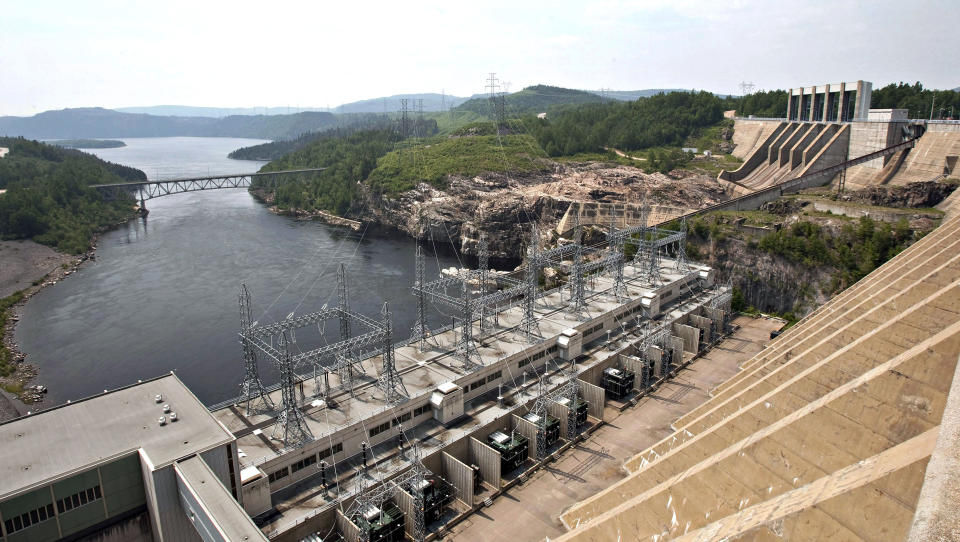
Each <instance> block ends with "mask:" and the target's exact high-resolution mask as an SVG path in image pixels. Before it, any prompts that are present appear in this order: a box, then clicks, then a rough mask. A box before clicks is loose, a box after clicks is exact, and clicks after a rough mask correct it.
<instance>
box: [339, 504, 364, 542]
mask: <svg viewBox="0 0 960 542" xmlns="http://www.w3.org/2000/svg"><path fill="white" fill-rule="evenodd" d="M336 514H337V519H336V523H337V530H338V531H340V534H341V535H343V538H344V540H346V541H347V542H360V527H357V526H356V525H354V524H353V522H352V521H350V520H349V519H348V518H347V516H345V515H343V512H341V511H340V510H337V511H336Z"/></svg>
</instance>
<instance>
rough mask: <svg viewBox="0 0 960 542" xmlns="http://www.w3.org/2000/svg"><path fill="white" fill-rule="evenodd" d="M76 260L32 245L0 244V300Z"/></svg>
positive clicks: (43, 247) (25, 242) (23, 243)
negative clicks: (62, 265)
mask: <svg viewBox="0 0 960 542" xmlns="http://www.w3.org/2000/svg"><path fill="white" fill-rule="evenodd" d="M74 259H76V258H75V257H71V256H69V255H66V254H61V253H59V252H57V251H55V250H53V249H52V248H50V247H48V246H44V245H41V244H39V243H34V242H33V241H0V298H2V297H7V296H8V295H10V294H12V293H14V292H16V291H17V290H22V289H24V288H27V287H29V286H30V285H31V284H32V283H33V281H34V280H37V279H39V278H42V277H43V276H44V275H46V274H47V273H49V272H51V271H53V270H54V269H56V268H57V267H59V266H60V265H61V264H64V263H68V262H71V261H73V260H74Z"/></svg>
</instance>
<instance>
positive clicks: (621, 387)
mask: <svg viewBox="0 0 960 542" xmlns="http://www.w3.org/2000/svg"><path fill="white" fill-rule="evenodd" d="M635 379H636V375H635V374H634V373H633V372H632V371H628V370H626V369H617V368H616V367H608V368H606V369H604V370H603V375H602V384H603V389H605V390H607V393H608V394H609V395H610V396H611V397H614V398H616V399H622V398H624V397H626V396H627V395H630V392H632V391H633V383H634V380H635Z"/></svg>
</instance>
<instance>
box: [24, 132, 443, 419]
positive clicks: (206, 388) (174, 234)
mask: <svg viewBox="0 0 960 542" xmlns="http://www.w3.org/2000/svg"><path fill="white" fill-rule="evenodd" d="M123 141H124V142H126V143H127V146H126V147H122V148H115V149H96V150H94V151H93V153H94V154H96V155H98V156H100V157H101V158H104V159H106V160H110V161H113V162H118V163H121V164H124V165H128V166H133V167H136V168H140V169H142V170H143V171H144V172H145V173H147V175H148V176H149V177H150V178H152V179H153V178H171V177H188V176H197V175H206V174H211V175H214V174H225V173H240V172H250V171H255V170H257V169H259V167H260V166H261V165H262V162H250V161H238V160H230V159H228V158H226V155H227V154H228V153H229V152H230V151H232V150H234V149H236V148H238V147H241V146H246V145H253V144H257V143H260V141H258V140H250V139H235V138H186V137H177V138H133V139H124V140H123ZM147 207H148V208H149V210H150V214H149V216H148V217H146V218H144V219H138V220H133V221H130V222H129V223H127V224H126V225H124V226H122V227H119V228H117V229H115V230H112V231H110V232H107V233H106V234H104V235H103V236H102V237H101V238H100V242H99V244H98V248H97V252H96V256H97V258H96V260H95V261H91V262H87V263H86V264H84V265H83V266H82V267H81V268H80V270H79V271H78V272H76V273H74V274H73V275H71V276H69V277H68V278H66V279H65V280H63V281H61V282H59V283H57V284H55V285H53V286H49V287H47V288H44V289H43V290H42V291H41V292H40V293H38V294H37V295H36V296H34V297H33V298H32V299H31V300H30V301H29V302H28V303H27V304H26V306H25V307H24V308H23V317H22V319H21V321H20V323H19V324H18V326H17V329H16V339H17V342H19V343H20V346H21V349H22V350H23V351H24V352H25V353H26V354H27V361H28V362H29V363H31V364H32V365H34V366H35V367H37V369H38V372H39V377H38V378H37V383H40V384H44V385H45V386H47V387H48V389H49V396H48V397H47V399H46V400H45V402H44V407H49V406H52V405H54V404H59V403H61V402H64V401H66V400H67V399H71V400H76V399H79V398H82V397H86V396H89V395H92V394H95V393H99V392H102V391H103V390H105V389H113V388H116V387H120V386H125V385H128V384H132V383H134V382H136V381H137V380H138V379H146V378H151V377H154V376H157V375H160V374H163V373H166V372H168V371H175V372H176V373H177V375H178V376H179V377H180V378H181V379H182V380H183V381H184V382H185V383H186V384H187V385H188V386H189V387H190V389H191V390H193V392H194V393H195V394H196V395H197V397H198V398H199V399H200V400H201V401H203V402H204V403H207V404H213V403H216V402H219V401H223V400H226V399H229V398H231V397H234V396H236V395H237V393H238V389H239V388H238V386H239V384H240V381H241V379H242V376H243V361H242V357H241V350H240V344H239V342H238V340H237V331H238V329H239V308H238V301H237V296H238V293H239V287H240V285H241V284H246V285H247V287H248V288H249V289H250V291H251V294H252V297H253V315H254V319H256V320H258V321H259V322H261V323H266V322H270V321H274V320H278V319H281V318H284V317H286V316H287V315H288V314H290V313H291V312H292V311H296V313H297V314H304V313H308V312H312V311H314V310H318V309H319V308H320V307H321V306H323V305H324V304H325V303H328V302H329V303H330V304H331V305H333V304H334V303H336V292H335V290H336V270H337V266H338V264H339V263H341V262H343V263H345V264H346V267H347V272H348V276H349V280H348V284H349V288H350V298H351V308H352V309H353V310H354V311H356V312H360V313H362V314H365V315H367V316H371V317H374V316H376V317H377V318H379V313H380V310H381V307H382V304H383V302H384V301H388V302H389V303H390V308H391V310H392V312H393V327H394V330H395V331H394V336H395V339H402V338H405V337H407V336H408V335H409V333H410V331H409V330H410V327H411V326H412V325H413V321H414V317H415V314H414V312H415V304H414V298H413V296H412V295H411V294H410V286H411V285H412V283H413V273H414V251H415V243H414V242H413V241H412V240H410V239H406V238H403V239H397V238H383V237H378V238H373V237H372V236H371V235H369V234H366V233H365V232H357V233H355V232H352V231H350V230H345V229H340V228H335V227H331V226H327V225H325V224H322V223H319V222H312V221H298V220H293V219H290V218H286V217H282V216H278V215H275V214H273V213H271V212H269V211H268V209H267V207H266V206H265V205H263V204H261V203H258V202H256V201H255V200H254V199H253V198H252V197H251V196H250V194H249V193H247V191H246V190H245V189H228V190H213V191H209V192H192V193H186V194H178V195H173V196H164V197H162V198H157V199H153V200H148V201H147ZM441 252H442V251H441ZM454 265H458V262H457V258H456V257H455V255H450V254H439V255H434V254H433V253H432V252H428V254H427V274H428V279H429V278H432V277H436V276H438V273H439V268H440V267H441V266H442V267H450V266H454ZM432 318H433V321H432V322H431V323H432V324H433V325H437V326H438V325H441V324H443V323H447V322H449V319H448V318H447V317H445V316H443V315H440V314H438V313H433V314H432ZM441 320H442V321H441ZM338 329H339V328H338V327H337V323H336V322H330V323H329V324H328V325H327V326H326V328H323V329H313V330H308V332H306V333H302V334H299V335H298V336H297V340H298V341H299V342H300V343H301V346H302V348H304V349H306V348H307V347H309V346H310V345H311V344H313V343H317V344H319V342H320V341H326V340H329V341H331V342H332V341H334V340H336V339H337V337H336V334H337V332H338ZM320 332H322V335H321V333H320ZM261 373H262V375H263V378H264V381H265V382H267V383H270V382H273V381H275V380H276V375H275V373H274V371H272V370H271V368H270V367H266V363H264V362H261Z"/></svg>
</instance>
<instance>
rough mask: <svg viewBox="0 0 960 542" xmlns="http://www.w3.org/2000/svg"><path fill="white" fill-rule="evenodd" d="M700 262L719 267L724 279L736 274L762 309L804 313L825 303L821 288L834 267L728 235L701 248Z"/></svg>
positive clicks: (750, 302) (742, 287)
mask: <svg viewBox="0 0 960 542" xmlns="http://www.w3.org/2000/svg"><path fill="white" fill-rule="evenodd" d="M699 256H700V257H699V258H697V261H700V262H702V263H705V264H707V265H710V266H712V267H714V268H716V269H717V272H718V274H719V278H720V280H721V281H726V280H727V279H728V278H730V277H733V285H734V286H736V287H738V288H740V291H741V292H743V297H744V301H745V302H746V304H747V305H748V306H752V307H756V308H757V309H758V310H760V311H763V312H776V313H780V314H785V313H788V312H792V313H794V314H795V315H796V316H798V317H799V316H802V315H805V314H807V313H808V312H810V311H811V310H813V309H814V308H816V307H819V306H820V305H822V304H823V303H825V302H826V301H827V300H828V299H829V298H830V296H829V295H828V294H827V293H824V292H823V291H821V286H822V285H825V284H829V280H830V277H831V274H832V273H833V272H834V271H835V270H834V269H833V268H831V267H808V266H805V265H801V264H798V263H795V262H791V261H789V260H787V259H785V258H781V257H779V256H774V255H771V254H769V253H766V252H763V251H760V250H757V249H756V248H750V246H749V245H748V244H747V242H745V241H743V240H741V239H735V238H727V239H725V240H724V241H723V242H719V243H718V242H711V243H710V245H709V246H704V247H701V250H700V255H699Z"/></svg>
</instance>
